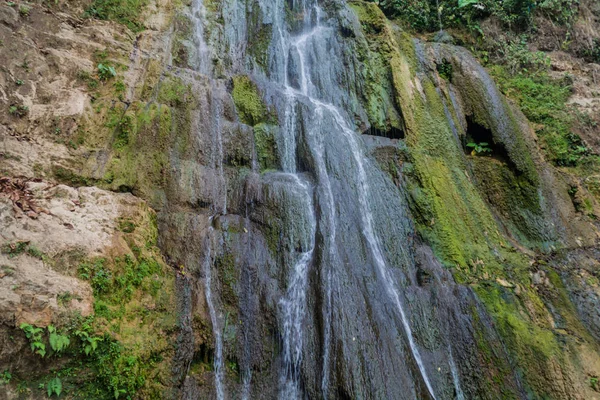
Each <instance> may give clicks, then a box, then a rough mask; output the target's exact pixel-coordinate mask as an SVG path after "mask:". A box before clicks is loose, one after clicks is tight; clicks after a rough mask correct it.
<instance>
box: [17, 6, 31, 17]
mask: <svg viewBox="0 0 600 400" xmlns="http://www.w3.org/2000/svg"><path fill="white" fill-rule="evenodd" d="M30 12H31V8H29V7H27V6H25V5H21V6H19V14H21V16H22V17H28V16H29V13H30Z"/></svg>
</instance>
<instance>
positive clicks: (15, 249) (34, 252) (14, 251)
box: [0, 241, 44, 260]
mask: <svg viewBox="0 0 600 400" xmlns="http://www.w3.org/2000/svg"><path fill="white" fill-rule="evenodd" d="M0 252H1V253H2V254H6V255H7V256H8V258H14V257H17V256H19V255H21V254H23V253H27V254H28V255H30V256H31V257H34V258H37V259H40V260H41V259H42V258H43V257H44V253H42V252H41V251H40V250H39V249H38V248H37V247H35V246H34V245H32V244H30V243H29V242H28V241H19V242H14V243H5V244H3V245H2V247H0Z"/></svg>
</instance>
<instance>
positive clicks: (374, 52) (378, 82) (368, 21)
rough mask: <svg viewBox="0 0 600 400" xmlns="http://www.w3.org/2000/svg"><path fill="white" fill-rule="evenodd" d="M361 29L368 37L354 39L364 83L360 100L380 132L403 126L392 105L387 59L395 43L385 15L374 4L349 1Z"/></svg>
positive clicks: (390, 72) (389, 68) (360, 92)
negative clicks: (366, 38) (365, 38)
mask: <svg viewBox="0 0 600 400" xmlns="http://www.w3.org/2000/svg"><path fill="white" fill-rule="evenodd" d="M350 6H351V7H352V9H353V10H354V11H355V12H356V14H357V16H358V18H359V20H360V22H361V25H362V27H363V30H364V32H365V33H366V35H367V37H368V38H369V40H368V41H367V42H362V41H360V40H357V41H356V42H355V46H356V51H355V52H356V55H357V58H358V61H359V66H360V69H359V73H360V75H361V78H362V79H359V80H358V81H359V82H364V84H365V87H364V88H363V89H364V90H360V91H359V94H360V96H361V98H362V99H361V100H362V103H363V104H364V107H365V109H366V111H367V115H368V118H369V122H370V124H371V126H373V127H375V128H376V129H379V130H382V131H388V130H390V129H392V128H395V129H400V130H401V129H402V128H403V126H402V118H401V116H400V112H399V111H398V110H397V109H396V107H395V102H394V99H393V96H392V94H393V92H394V90H393V87H392V86H391V83H392V82H391V81H390V79H389V77H390V75H391V74H392V71H391V68H392V67H391V64H390V63H389V58H390V57H391V56H393V53H394V48H395V43H394V40H393V36H392V34H391V31H390V29H389V27H388V25H387V21H386V19H385V16H384V15H383V13H381V11H380V10H379V8H378V7H377V6H376V5H375V4H373V3H365V2H351V3H350Z"/></svg>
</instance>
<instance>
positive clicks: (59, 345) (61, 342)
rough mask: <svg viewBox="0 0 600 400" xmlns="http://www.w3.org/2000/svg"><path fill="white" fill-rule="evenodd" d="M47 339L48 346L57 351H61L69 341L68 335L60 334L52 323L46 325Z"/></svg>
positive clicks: (67, 345)
mask: <svg viewBox="0 0 600 400" xmlns="http://www.w3.org/2000/svg"><path fill="white" fill-rule="evenodd" d="M48 334H49V337H48V341H49V342H50V347H51V348H52V350H54V351H55V352H57V353H61V352H63V351H64V350H65V349H66V348H67V347H69V344H71V341H70V340H69V336H67V335H61V334H60V333H58V332H57V331H56V328H55V327H54V326H52V325H50V326H48Z"/></svg>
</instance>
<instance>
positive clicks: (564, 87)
mask: <svg viewBox="0 0 600 400" xmlns="http://www.w3.org/2000/svg"><path fill="white" fill-rule="evenodd" d="M491 72H492V75H493V76H494V78H495V79H496V81H497V82H498V84H499V86H500V88H501V90H502V91H503V92H504V94H506V95H507V96H508V97H510V98H512V99H513V100H515V101H516V102H517V104H518V106H519V107H520V108H521V110H522V111H523V113H524V114H525V116H526V117H527V119H529V120H530V121H531V122H533V123H535V124H537V134H538V135H539V137H540V139H542V142H543V148H544V150H545V151H546V152H547V154H548V156H549V159H551V160H552V161H553V162H554V164H556V165H558V166H566V167H574V166H577V165H579V164H581V163H583V162H584V161H585V160H586V159H589V158H590V156H591V152H590V150H589V149H588V148H587V146H586V145H585V144H584V143H583V141H582V140H581V138H580V137H579V136H578V135H577V134H575V133H573V132H572V126H573V120H574V117H573V115H572V114H571V113H570V112H569V109H568V107H567V100H568V99H569V97H570V95H571V87H570V86H568V84H567V83H568V82H565V80H557V79H552V78H550V77H549V76H548V75H547V74H546V73H545V72H539V73H535V74H516V75H512V74H510V73H508V72H507V71H506V69H505V68H503V67H499V66H495V67H493V68H491Z"/></svg>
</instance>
